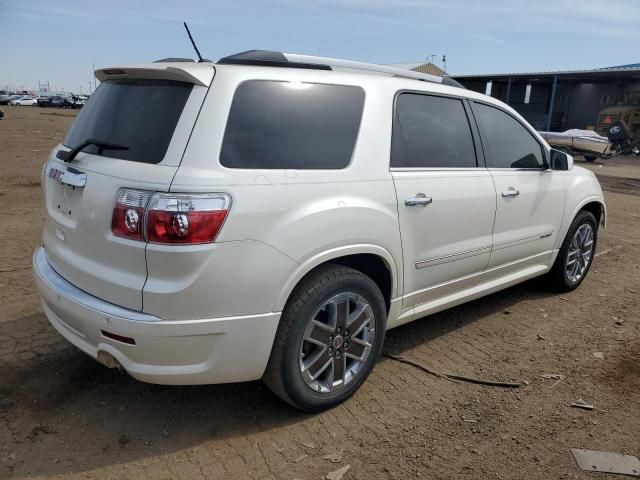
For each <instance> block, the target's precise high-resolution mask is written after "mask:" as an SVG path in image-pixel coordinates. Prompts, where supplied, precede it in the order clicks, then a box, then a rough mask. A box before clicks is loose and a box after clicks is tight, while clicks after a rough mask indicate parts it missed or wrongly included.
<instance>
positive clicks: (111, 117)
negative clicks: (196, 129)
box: [52, 80, 193, 163]
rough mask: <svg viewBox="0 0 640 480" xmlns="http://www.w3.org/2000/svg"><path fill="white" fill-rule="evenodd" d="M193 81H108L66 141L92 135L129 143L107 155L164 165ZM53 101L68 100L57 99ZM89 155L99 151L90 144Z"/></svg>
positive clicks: (68, 143)
mask: <svg viewBox="0 0 640 480" xmlns="http://www.w3.org/2000/svg"><path fill="white" fill-rule="evenodd" d="M192 89H193V84H190V83H184V82H174V81H168V80H107V81H105V82H102V83H101V84H100V86H99V87H98V88H97V89H96V91H95V92H94V93H93V95H91V100H89V101H88V102H87V104H86V105H85V106H84V107H83V108H82V110H80V114H79V115H78V117H77V118H76V120H75V121H74V122H73V125H72V126H71V129H70V130H69V133H67V136H66V138H65V139H64V145H65V146H67V147H69V148H73V147H76V146H77V145H79V144H81V143H83V142H84V141H86V140H88V139H95V140H99V141H101V142H106V143H111V144H115V145H121V146H123V147H127V149H126V150H104V151H103V152H102V156H104V157H113V158H118V159H121V160H131V161H134V162H143V163H160V162H161V161H162V160H163V158H164V156H165V154H166V153H167V148H168V147H169V143H170V142H171V138H172V137H173V132H174V130H175V128H176V125H177V124H178V120H179V119H180V116H181V115H182V110H183V109H184V106H185V104H186V103H187V99H188V98H189V95H190V94H191V90H192ZM52 101H53V102H65V101H66V100H65V99H64V98H62V97H55V98H54V99H53V100H52ZM84 151H85V152H87V153H93V154H97V152H98V147H96V146H93V145H91V146H89V147H87V148H85V149H84Z"/></svg>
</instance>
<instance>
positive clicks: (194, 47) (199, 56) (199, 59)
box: [182, 22, 204, 62]
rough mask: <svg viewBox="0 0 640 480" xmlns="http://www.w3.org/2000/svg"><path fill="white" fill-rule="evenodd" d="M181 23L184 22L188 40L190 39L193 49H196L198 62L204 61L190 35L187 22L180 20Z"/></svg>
mask: <svg viewBox="0 0 640 480" xmlns="http://www.w3.org/2000/svg"><path fill="white" fill-rule="evenodd" d="M182 23H183V24H184V28H185V29H186V30H187V35H189V40H191V45H193V49H194V50H195V51H196V54H197V55H198V62H202V61H204V60H203V59H202V55H200V50H198V47H196V42H194V41H193V37H192V36H191V32H190V31H189V27H187V22H182Z"/></svg>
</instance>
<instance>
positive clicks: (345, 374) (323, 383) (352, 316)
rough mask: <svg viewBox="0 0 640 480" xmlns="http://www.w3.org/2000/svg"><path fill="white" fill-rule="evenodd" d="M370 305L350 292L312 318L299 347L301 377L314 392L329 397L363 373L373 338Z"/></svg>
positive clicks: (372, 318) (373, 331)
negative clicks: (328, 395) (328, 394)
mask: <svg viewBox="0 0 640 480" xmlns="http://www.w3.org/2000/svg"><path fill="white" fill-rule="evenodd" d="M375 334H376V331H375V318H374V314H373V309H372V308H371V305H369V302H368V301H367V300H366V299H365V298H364V297H363V296H361V295H358V294H356V293H352V292H344V293H339V294H337V295H335V296H333V297H331V298H330V299H329V300H327V302H325V303H324V305H322V306H321V307H320V308H319V309H318V310H317V311H316V313H315V314H314V315H313V316H312V317H311V319H310V321H309V324H308V325H307V328H306V330H305V332H304V336H303V340H302V345H301V347H300V362H299V364H300V373H301V374H302V378H303V379H304V382H305V383H306V384H307V386H308V387H309V388H311V389H312V390H313V391H315V392H320V393H332V392H335V391H336V390H339V389H341V388H343V387H344V386H345V385H347V384H349V383H350V382H352V381H353V380H354V379H355V378H356V377H357V376H358V373H359V372H360V371H361V370H362V367H363V366H364V364H365V362H366V361H367V358H368V357H369V354H370V353H371V348H372V345H373V343H374V342H373V340H374V337H375Z"/></svg>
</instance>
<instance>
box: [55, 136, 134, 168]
mask: <svg viewBox="0 0 640 480" xmlns="http://www.w3.org/2000/svg"><path fill="white" fill-rule="evenodd" d="M89 145H95V146H96V147H98V155H102V152H104V151H105V150H129V147H125V146H124V145H116V144H114V143H109V142H104V141H102V140H97V139H95V138H87V139H86V140H85V141H84V142H82V143H81V144H80V145H78V146H76V147H73V148H72V149H71V150H69V151H68V152H63V151H60V152H58V154H57V155H56V156H57V157H58V158H59V159H61V160H64V161H65V162H72V161H73V159H74V158H76V156H77V155H78V154H79V153H80V152H81V151H82V150H84V149H85V148H87V147H88V146H89Z"/></svg>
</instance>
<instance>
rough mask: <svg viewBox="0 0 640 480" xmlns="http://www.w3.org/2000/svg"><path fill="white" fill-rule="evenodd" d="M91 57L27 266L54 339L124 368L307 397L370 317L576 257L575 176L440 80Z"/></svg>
mask: <svg viewBox="0 0 640 480" xmlns="http://www.w3.org/2000/svg"><path fill="white" fill-rule="evenodd" d="M365 73H368V74H365ZM96 75H97V77H98V79H99V80H100V81H101V82H102V83H101V85H100V87H99V88H98V89H97V90H96V92H95V93H94V94H93V95H92V96H91V98H90V100H89V101H88V102H87V105H86V106H85V107H84V108H83V109H82V111H81V112H80V114H79V115H78V117H77V119H76V120H75V122H74V124H73V126H72V127H71V129H70V130H69V132H68V134H67V136H66V138H65V140H64V143H63V144H62V145H59V146H58V147H56V148H55V149H54V151H53V152H52V154H51V156H50V158H49V159H48V161H47V163H46V165H45V168H44V171H43V178H42V183H43V188H44V202H45V210H46V220H45V228H44V238H43V246H42V248H39V249H38V250H37V251H36V253H35V256H34V260H33V264H34V276H35V280H36V283H37V286H38V289H39V292H40V295H41V297H42V307H43V309H44V312H45V314H46V316H47V317H48V318H49V320H50V322H51V323H52V325H53V326H54V327H55V328H56V329H57V330H58V331H59V332H60V333H61V334H62V335H63V336H64V337H66V338H67V339H68V340H69V341H70V342H71V343H73V344H74V345H76V346H77V347H78V348H80V349H81V350H83V351H84V352H86V353H88V354H89V355H91V356H92V357H94V358H96V359H97V360H98V361H100V362H102V363H103V364H105V365H107V366H110V367H114V366H121V367H122V368H124V369H125V370H126V371H128V372H129V373H130V374H131V375H132V376H133V377H135V378H137V379H139V380H142V381H146V382H152V383H161V384H210V383H223V382H236V381H245V380H255V379H260V378H263V379H264V380H265V382H266V383H267V385H268V386H269V387H270V388H271V389H272V390H273V391H274V392H275V393H276V394H277V395H278V396H280V397H281V398H282V399H284V400H285V401H287V402H289V403H290V404H292V405H294V406H296V407H298V408H300V409H303V410H316V409H321V408H327V407H330V406H332V405H335V404H336V403H338V402H340V401H342V400H344V399H346V398H347V397H349V396H350V395H351V394H353V392H354V391H355V390H356V389H357V388H358V387H359V386H360V385H361V384H362V382H363V381H364V380H365V379H366V377H367V376H368V375H369V373H370V372H371V370H372V369H373V366H374V364H375V362H376V360H377V358H378V356H379V355H380V352H381V349H382V344H383V339H384V336H385V331H386V330H388V329H390V328H393V327H396V326H398V325H401V324H403V323H406V322H410V321H412V320H415V319H418V318H421V317H424V316H425V315H428V314H431V313H434V312H437V311H439V310H443V309H445V308H448V307H451V306H453V305H457V304H460V303H462V302H466V301H468V300H471V299H475V298H478V297H481V296H483V295H487V294H489V293H492V292H496V291H498V290H500V289H503V288H506V287H509V286H511V285H514V284H516V283H519V282H522V281H524V280H527V279H529V278H532V277H536V276H539V275H543V274H547V277H546V278H547V282H548V284H549V286H550V287H553V288H555V289H559V290H570V289H573V288H575V287H577V286H578V285H579V284H580V283H581V282H582V280H583V279H584V277H585V275H586V274H587V272H588V270H589V267H590V265H591V262H592V260H593V253H594V250H595V247H596V238H597V232H598V225H600V224H601V223H604V220H605V205H604V200H603V196H602V191H601V189H600V186H599V184H598V181H597V180H596V178H595V176H594V175H593V174H592V173H590V172H589V171H587V170H584V169H582V168H578V167H574V166H573V160H572V158H571V157H570V156H567V155H566V154H564V153H562V152H558V151H555V150H552V149H550V147H549V146H548V144H547V143H546V142H545V140H544V139H543V138H542V137H541V136H540V135H539V134H538V133H537V132H536V131H535V130H534V129H533V128H532V127H531V126H530V125H529V124H528V123H527V122H526V121H525V120H524V119H523V118H522V117H521V116H520V115H518V113H516V112H515V111H514V110H513V109H511V108H510V107H508V106H507V105H505V104H503V103H501V102H499V101H497V100H496V99H493V98H491V97H487V96H484V95H481V94H478V93H474V92H471V91H468V90H465V89H464V88H460V87H459V86H456V83H455V82H454V81H452V80H450V79H442V78H439V77H433V76H429V75H425V74H419V73H416V72H410V71H406V70H397V69H393V68H389V67H381V66H374V65H368V64H361V63H353V62H346V61H341V60H334V59H326V58H320V57H306V56H299V55H289V54H281V53H275V52H265V51H251V52H245V53H244V54H238V55H235V56H232V57H226V58H224V59H222V60H220V61H218V62H217V63H208V62H203V63H193V62H179V61H173V62H160V63H152V64H143V65H134V66H125V67H117V68H108V69H102V70H98V71H97V72H96Z"/></svg>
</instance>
